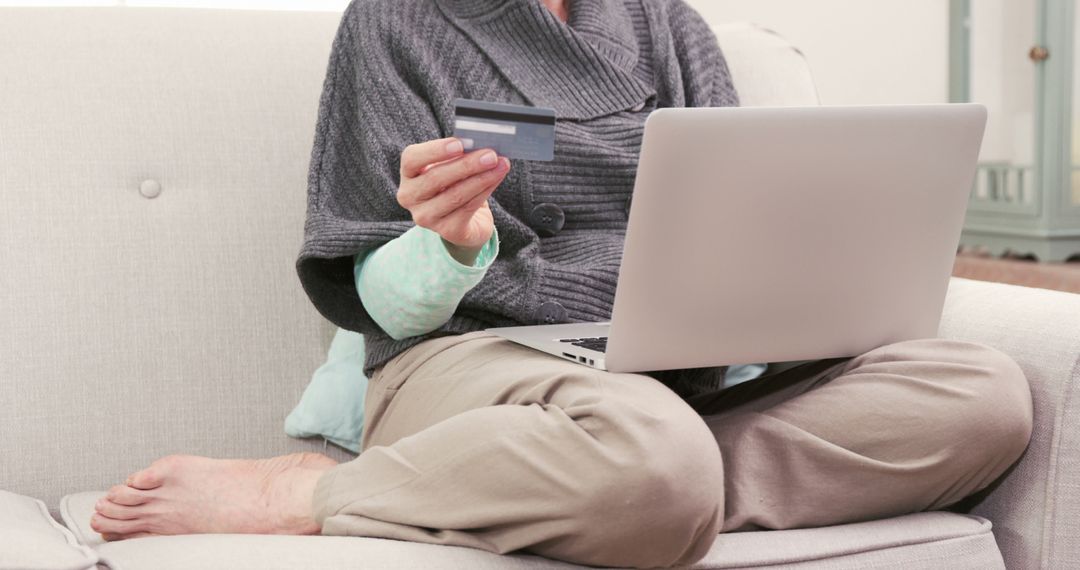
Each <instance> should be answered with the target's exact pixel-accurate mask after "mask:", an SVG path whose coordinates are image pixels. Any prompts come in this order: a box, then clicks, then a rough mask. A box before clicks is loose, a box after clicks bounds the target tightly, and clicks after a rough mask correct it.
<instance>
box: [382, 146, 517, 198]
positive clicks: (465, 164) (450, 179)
mask: <svg viewBox="0 0 1080 570" xmlns="http://www.w3.org/2000/svg"><path fill="white" fill-rule="evenodd" d="M498 166H499V155H497V154H495V151H493V150H487V149H485V150H478V151H476V152H472V153H469V154H468V155H466V156H465V157H464V158H462V159H461V160H454V161H451V162H448V163H446V164H442V165H439V166H435V167H433V168H431V169H430V170H428V171H427V172H425V173H424V174H422V175H420V176H417V177H416V178H414V179H412V180H410V181H409V182H410V185H409V187H408V188H404V189H403V191H404V192H405V194H406V196H404V199H405V200H406V201H407V202H411V203H412V204H413V205H415V204H422V203H424V202H427V201H428V200H431V199H432V198H434V197H435V196H437V195H438V194H440V193H442V192H443V190H444V189H446V188H449V187H451V186H453V185H455V184H457V183H459V182H462V181H464V180H467V179H468V178H470V177H472V176H475V175H477V174H480V173H483V172H487V171H489V170H492V169H495V168H497V167H498ZM399 201H400V199H399ZM409 209H410V210H411V209H412V208H409Z"/></svg>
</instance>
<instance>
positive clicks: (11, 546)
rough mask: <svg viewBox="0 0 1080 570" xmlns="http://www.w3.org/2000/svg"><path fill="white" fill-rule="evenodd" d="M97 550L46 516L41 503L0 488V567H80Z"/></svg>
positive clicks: (89, 563) (89, 562) (25, 569)
mask: <svg viewBox="0 0 1080 570" xmlns="http://www.w3.org/2000/svg"><path fill="white" fill-rule="evenodd" d="M97 562H98V556H97V554H96V553H95V552H94V551H93V550H91V549H90V548H88V547H86V546H80V545H79V543H78V542H76V540H75V537H74V536H72V534H71V532H69V531H68V529H66V528H64V527H63V526H61V525H60V524H59V523H57V522H56V521H54V520H53V519H52V517H51V516H49V509H48V508H46V507H45V503H43V502H41V501H39V500H37V499H31V498H30V497H24V496H22V495H16V494H15V493H9V492H7V491H0V570H81V569H83V568H93V567H94V565H95V564H97Z"/></svg>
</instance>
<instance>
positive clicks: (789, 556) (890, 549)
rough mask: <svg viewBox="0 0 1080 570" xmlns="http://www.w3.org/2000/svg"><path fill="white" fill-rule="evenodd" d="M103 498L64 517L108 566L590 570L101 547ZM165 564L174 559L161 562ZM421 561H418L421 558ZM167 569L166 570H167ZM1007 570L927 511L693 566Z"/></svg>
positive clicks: (474, 554)
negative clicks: (98, 516)
mask: <svg viewBox="0 0 1080 570" xmlns="http://www.w3.org/2000/svg"><path fill="white" fill-rule="evenodd" d="M101 495H102V494H101V493H80V494H78V495H74V496H70V497H65V498H64V505H65V506H64V511H63V513H64V520H65V521H66V522H68V521H70V522H68V524H69V526H70V525H71V524H72V522H74V523H75V524H77V525H78V526H79V527H80V528H81V531H80V532H77V533H76V534H77V535H79V536H80V538H81V539H84V540H86V539H89V540H90V543H92V544H94V545H95V547H96V548H97V549H98V551H99V552H100V553H101V556H102V558H103V559H105V560H106V561H108V562H110V563H111V564H114V565H115V567H116V568H122V569H123V570H140V569H142V568H148V569H149V568H154V569H160V570H169V569H171V568H178V569H179V568H203V569H206V570H213V569H217V568H221V569H222V570H225V569H229V570H231V569H236V570H244V569H248V568H250V569H253V570H254V569H258V568H304V567H307V568H323V569H326V570H331V569H334V568H355V567H356V563H357V561H363V564H364V567H367V568H380V569H386V570H392V569H396V568H400V569H403V570H404V569H412V568H417V567H424V568H431V569H432V570H440V569H451V568H455V569H456V568H461V569H470V570H471V569H474V568H478V569H479V568H492V569H495V568H498V569H506V570H518V569H521V570H525V569H529V568H545V569H548V568H550V569H556V568H567V569H569V568H585V567H584V566H577V565H572V564H564V563H561V562H556V561H553V560H547V559H543V558H537V557H535V556H526V555H513V556H502V557H500V556H495V555H492V554H490V553H488V552H484V551H481V550H474V549H469V548H459V547H453V546H432V545H430V544H420V543H412V542H400V541H394V540H383V539H374V538H355V537H354V538H348V537H270V536H240V535H228V536H206V535H203V536H187V537H163V538H153V539H138V540H132V541H127V542H121V543H109V544H105V545H104V546H102V545H101V541H100V537H98V536H97V534H96V533H94V531H92V530H90V527H89V520H90V515H91V514H92V513H93V508H94V502H95V501H97V499H98V498H100V497H101ZM162 561H168V562H167V563H163V562H162ZM421 561H422V562H421ZM163 564H164V565H163ZM781 566H782V567H784V568H815V569H826V568H827V569H841V568H843V569H848V568H850V569H861V568H897V569H900V568H903V569H908V570H919V569H937V568H942V567H944V566H949V567H950V568H952V569H954V570H956V569H965V568H970V569H973V570H974V569H978V570H989V569H992V568H1003V567H1004V566H1003V564H1002V561H1001V554H1000V553H999V552H998V550H997V548H996V546H995V545H994V536H993V533H992V532H991V525H990V523H989V522H988V521H986V520H985V519H982V518H979V517H971V516H963V515H956V514H951V513H921V514H916V515H908V516H905V517H898V518H894V519H889V520H885V521H874V522H867V523H859V524H852V525H843V526H838V527H826V528H817V529H805V530H785V531H775V532H745V533H732V534H722V535H720V536H719V537H717V540H716V542H715V543H714V544H713V547H712V550H711V551H710V552H709V554H708V555H707V556H706V557H705V558H704V559H703V560H701V561H700V562H698V563H697V564H695V565H693V566H692V567H691V568H693V569H695V570H706V569H707V570H712V569H729V568H777V567H781Z"/></svg>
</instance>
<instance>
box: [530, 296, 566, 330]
mask: <svg viewBox="0 0 1080 570" xmlns="http://www.w3.org/2000/svg"><path fill="white" fill-rule="evenodd" d="M566 321H567V313H566V307H563V306H562V305H560V304H558V303H556V302H554V301H551V302H548V303H544V304H543V305H540V307H538V308H537V309H536V322H537V323H538V324H541V325H557V324H559V323H565V322H566Z"/></svg>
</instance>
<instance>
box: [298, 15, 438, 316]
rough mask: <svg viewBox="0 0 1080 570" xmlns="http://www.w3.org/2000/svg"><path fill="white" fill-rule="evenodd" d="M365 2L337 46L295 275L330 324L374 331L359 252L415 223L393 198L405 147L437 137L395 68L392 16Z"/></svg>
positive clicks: (345, 22)
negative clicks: (360, 287)
mask: <svg viewBox="0 0 1080 570" xmlns="http://www.w3.org/2000/svg"><path fill="white" fill-rule="evenodd" d="M365 4H366V3H364V2H354V3H353V4H352V5H350V7H349V9H348V10H346V12H345V14H344V15H343V18H342V22H341V25H340V26H339V28H338V32H337V36H336V37H335V39H334V43H333V47H332V49H331V56H330V62H329V66H328V69H327V74H326V80H325V83H324V86H323V92H322V97H321V99H320V104H319V115H318V119H317V125H316V132H315V143H314V150H313V152H312V158H311V166H310V171H309V176H308V206H307V222H306V224H305V228H304V242H303V246H302V248H301V251H300V255H299V258H298V260H297V271H298V273H299V277H300V281H301V283H302V285H303V287H304V290H305V291H306V292H307V294H308V296H309V297H310V298H311V301H312V302H313V304H314V305H315V307H316V308H317V309H318V310H319V311H320V312H321V313H322V314H323V315H324V316H325V317H326V318H327V319H329V320H330V321H332V322H333V323H334V324H336V325H338V326H340V327H342V328H345V329H348V330H353V331H358V332H361V333H375V332H378V325H377V324H376V323H375V322H374V321H373V320H372V319H371V317H370V316H369V315H368V314H367V311H366V310H365V309H364V306H363V304H362V303H361V302H360V299H359V297H358V295H357V292H356V288H355V281H354V277H353V256H354V255H355V254H357V253H360V252H364V251H371V250H374V249H376V248H378V247H380V246H382V245H383V244H385V243H387V242H389V241H390V240H392V239H394V238H396V237H397V236H399V235H401V234H403V233H404V232H405V231H407V230H408V229H409V228H410V227H412V226H413V225H414V224H413V222H412V217H411V215H410V214H409V212H408V211H407V210H406V209H404V208H402V207H401V206H400V205H399V204H398V203H397V199H396V194H397V188H398V183H399V167H400V155H401V151H402V149H404V148H405V147H406V146H408V145H410V144H413V143H417V142H422V141H425V140H431V139H436V138H439V137H440V136H441V134H440V129H439V125H438V123H437V121H436V118H435V116H434V114H433V112H432V110H431V108H430V106H429V104H428V103H427V101H426V100H425V99H424V98H423V97H421V96H420V95H419V94H418V93H417V92H416V91H415V90H414V89H413V87H412V86H411V85H410V84H409V83H408V82H407V81H406V79H405V75H404V74H403V73H401V72H400V71H399V70H397V69H395V64H394V59H395V58H394V54H393V52H392V50H393V49H394V42H393V40H392V37H391V36H392V35H393V34H392V31H391V30H390V29H389V26H390V23H389V20H384V19H380V18H378V17H377V11H375V10H362V9H361V8H362V7H363V6H364V5H365Z"/></svg>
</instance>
